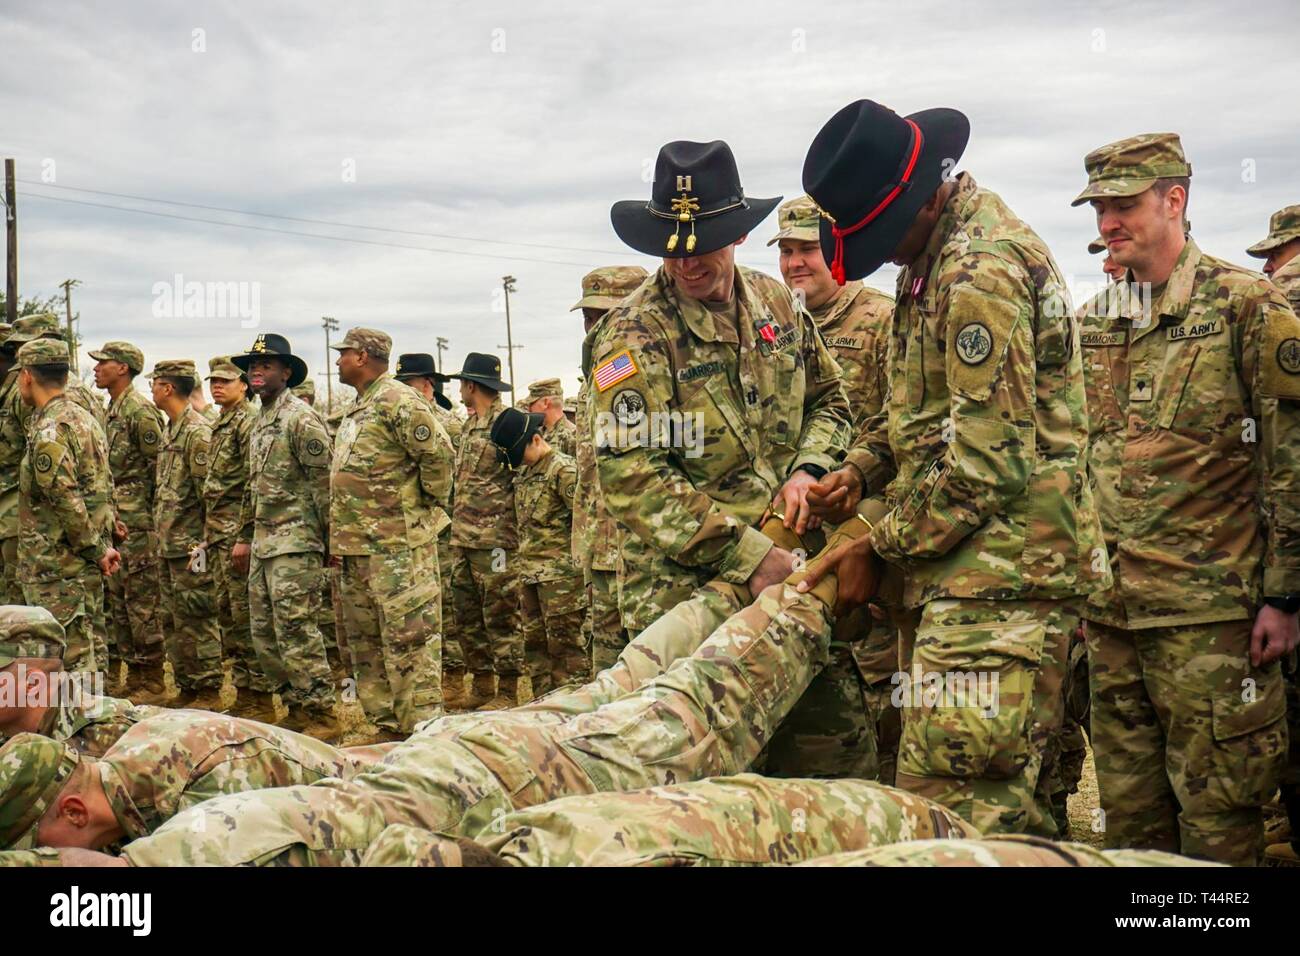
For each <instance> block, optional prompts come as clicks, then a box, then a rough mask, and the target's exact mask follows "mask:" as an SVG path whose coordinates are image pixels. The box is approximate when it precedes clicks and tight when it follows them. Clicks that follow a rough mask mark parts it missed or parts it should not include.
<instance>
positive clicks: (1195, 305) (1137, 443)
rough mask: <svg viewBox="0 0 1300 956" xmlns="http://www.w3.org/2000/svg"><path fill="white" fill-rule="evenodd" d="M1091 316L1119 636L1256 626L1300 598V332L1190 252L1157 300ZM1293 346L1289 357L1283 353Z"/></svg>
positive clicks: (1109, 599) (1105, 597) (1258, 294)
mask: <svg viewBox="0 0 1300 956" xmlns="http://www.w3.org/2000/svg"><path fill="white" fill-rule="evenodd" d="M1134 290H1135V287H1134V286H1130V285H1129V284H1128V283H1123V284H1118V285H1113V286H1112V287H1111V288H1110V289H1108V290H1106V291H1105V292H1102V293H1100V294H1099V295H1098V296H1097V297H1095V298H1094V299H1093V300H1092V301H1091V302H1090V303H1088V305H1087V306H1086V307H1085V308H1084V309H1083V310H1082V314H1083V315H1084V318H1083V323H1084V324H1083V330H1082V339H1083V352H1084V357H1085V362H1084V370H1085V375H1086V377H1087V382H1088V409H1089V413H1090V415H1089V418H1090V421H1091V432H1092V441H1091V445H1090V449H1089V465H1090V468H1091V473H1092V480H1093V484H1094V486H1095V490H1096V496H1097V504H1098V508H1099V510H1100V512H1101V518H1102V528H1103V529H1104V531H1105V535H1106V545H1107V548H1108V551H1109V555H1110V562H1111V567H1112V568H1113V569H1114V572H1115V583H1114V586H1113V587H1112V588H1110V589H1109V590H1107V591H1105V592H1103V593H1100V594H1094V595H1093V596H1092V597H1091V598H1090V599H1089V603H1088V610H1087V612H1086V613H1087V616H1088V617H1090V618H1091V619H1093V620H1097V621H1101V622H1103V623H1108V624H1112V625H1115V626H1118V627H1130V628H1143V627H1156V626H1165V625H1171V624H1197V623H1205V622H1209V621H1224V620H1234V619H1240V618H1248V617H1253V616H1254V612H1255V609H1256V607H1257V606H1258V603H1259V600H1260V597H1261V596H1263V595H1268V596H1273V595H1278V596H1280V595H1285V594H1297V593H1300V320H1298V319H1297V318H1296V316H1295V314H1294V313H1293V312H1292V311H1291V309H1290V308H1289V307H1288V306H1287V304H1286V301H1285V299H1283V297H1282V295H1281V294H1280V293H1279V292H1278V291H1277V289H1275V288H1274V287H1273V286H1271V285H1270V284H1269V283H1268V282H1267V281H1266V280H1264V278H1263V277H1261V276H1260V275H1258V274H1257V273H1254V272H1251V271H1249V270H1247V269H1243V268H1240V267H1239V266H1235V265H1232V264H1231V263H1228V262H1224V261H1223V260H1221V259H1216V258H1214V257H1212V256H1207V255H1205V254H1203V253H1202V252H1201V250H1200V249H1199V248H1197V246H1196V243H1195V242H1192V241H1190V240H1189V241H1188V243H1187V245H1186V247H1185V248H1184V249H1183V253H1182V255H1181V256H1180V257H1179V259H1178V262H1177V264H1176V265H1175V266H1174V271H1173V273H1172V274H1171V275H1170V277H1169V280H1168V282H1166V283H1165V286H1164V289H1163V292H1162V294H1160V295H1159V296H1158V297H1157V298H1156V299H1155V301H1154V302H1151V303H1150V312H1149V315H1146V316H1144V308H1143V307H1144V303H1143V302H1142V301H1141V299H1140V297H1139V296H1138V295H1134ZM1288 343H1290V344H1289V345H1288Z"/></svg>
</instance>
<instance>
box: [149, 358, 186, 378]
mask: <svg viewBox="0 0 1300 956" xmlns="http://www.w3.org/2000/svg"><path fill="white" fill-rule="evenodd" d="M160 375H166V376H167V377H168V378H189V379H192V378H194V377H195V376H196V375H198V372H196V371H195V370H194V360H193V359H164V360H163V361H161V362H154V365H153V371H152V372H150V373H149V377H150V378H157V377H158V376H160Z"/></svg>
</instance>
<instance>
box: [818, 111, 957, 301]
mask: <svg viewBox="0 0 1300 956" xmlns="http://www.w3.org/2000/svg"><path fill="white" fill-rule="evenodd" d="M969 139H970V121H969V120H968V119H967V118H966V116H965V114H963V113H961V112H959V111H957V110H953V109H946V108H939V109H931V110H922V111H921V112H919V113H912V114H911V115H909V116H899V115H898V114H897V113H895V112H894V111H893V110H891V109H889V108H888V107H887V106H881V105H880V104H879V103H876V102H874V101H872V100H858V101H857V102H855V103H850V104H849V105H848V106H846V107H844V109H842V110H840V111H839V112H838V113H836V114H835V115H834V116H832V117H831V118H830V120H829V121H828V122H827V123H826V125H825V126H823V127H822V128H821V131H820V132H819V133H818V134H817V137H816V138H815V139H814V140H813V142H812V145H811V146H810V147H808V156H807V157H806V158H805V159H804V164H803V188H804V190H805V191H807V193H808V195H809V196H811V197H812V198H813V201H814V202H816V203H817V205H818V206H820V207H821V209H822V213H823V219H822V223H821V242H822V255H823V256H825V257H826V261H827V262H828V263H829V264H830V267H831V275H832V276H834V277H835V281H836V282H838V283H839V284H840V285H843V284H844V282H845V281H846V280H848V279H861V278H863V277H865V276H869V275H871V273H873V272H875V271H876V270H877V269H879V268H880V266H881V265H882V264H883V263H884V262H885V261H886V260H887V259H889V258H890V256H891V255H892V254H893V252H894V250H895V249H897V248H898V244H899V242H900V241H901V240H902V238H903V236H904V234H906V232H907V230H908V228H909V227H910V226H911V225H912V222H913V220H915V219H916V214H917V212H918V210H920V208H921V207H922V206H923V205H925V203H926V201H927V200H928V199H929V198H930V197H931V196H933V195H934V192H935V190H936V189H938V188H939V186H940V185H941V184H942V183H943V182H944V180H945V178H947V179H951V178H952V177H953V175H954V173H953V168H954V167H955V166H956V165H957V160H958V159H960V158H961V155H962V153H963V152H965V150H966V143H967V141H968V140H969Z"/></svg>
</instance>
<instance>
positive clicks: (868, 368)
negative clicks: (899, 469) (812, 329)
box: [812, 282, 894, 434]
mask: <svg viewBox="0 0 1300 956" xmlns="http://www.w3.org/2000/svg"><path fill="white" fill-rule="evenodd" d="M812 317H813V321H814V322H816V323H817V330H818V331H819V332H821V334H822V338H823V339H825V340H826V347H827V348H828V349H830V350H831V354H832V355H834V356H835V361H836V362H837V363H838V364H839V367H840V372H841V373H842V374H843V375H844V391H845V392H846V393H847V395H848V399H849V412H850V413H851V414H852V416H853V433H854V434H857V433H858V432H859V431H860V430H861V428H862V427H863V425H864V424H865V423H866V421H867V419H869V418H872V417H874V416H876V415H879V414H880V413H881V410H882V409H883V408H884V405H885V395H886V394H887V393H888V391H889V329H890V326H891V325H892V324H893V321H894V300H893V299H892V298H890V297H889V296H887V295H885V293H883V292H880V291H878V290H876V289H873V288H871V287H870V286H866V285H863V284H862V283H861V282H849V283H847V284H846V285H845V286H844V288H843V289H841V290H840V294H839V295H837V296H836V297H835V298H834V299H832V300H831V301H830V302H829V303H827V304H826V305H824V306H822V307H821V308H820V309H816V310H814V311H813V313H812Z"/></svg>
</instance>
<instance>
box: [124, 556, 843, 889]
mask: <svg viewBox="0 0 1300 956" xmlns="http://www.w3.org/2000/svg"><path fill="white" fill-rule="evenodd" d="M830 582H831V586H832V588H833V586H834V578H833V576H832V577H831V579H830ZM823 593H824V592H823ZM830 593H831V595H833V594H834V591H833V590H831V591H830ZM696 610H697V611H699V613H700V614H701V615H702V616H703V617H707V616H708V615H709V609H708V608H703V609H699V608H697V609H696ZM692 613H694V612H692ZM829 640H830V622H829V618H828V615H827V611H826V607H825V605H824V604H823V603H822V600H821V599H820V598H819V597H818V596H816V595H814V594H800V593H799V592H797V591H796V590H795V589H794V588H793V587H791V586H789V585H785V584H778V585H773V586H772V587H770V588H768V589H767V590H765V591H764V592H763V593H762V594H761V595H759V597H758V599H757V600H756V601H755V602H754V603H753V604H752V605H750V606H749V607H746V608H744V609H743V610H741V611H739V612H738V613H736V614H733V615H732V616H731V617H730V618H728V619H727V620H726V621H725V622H724V623H723V624H722V625H721V626H719V627H718V628H716V629H715V630H714V631H713V632H712V633H711V634H710V636H709V637H708V639H707V640H705V641H704V642H703V644H700V645H699V646H698V647H697V648H696V650H695V652H694V653H693V654H691V656H690V657H687V658H678V659H676V660H675V661H674V662H673V664H672V665H671V666H670V667H668V668H667V670H661V671H660V672H659V673H658V675H657V676H655V677H653V678H652V679H650V680H647V681H645V682H643V683H641V684H639V685H638V686H637V687H636V693H628V692H626V691H624V692H623V693H622V696H618V697H616V698H615V699H613V700H611V701H609V702H607V703H604V704H602V705H601V706H599V707H597V708H596V709H594V710H591V711H589V712H585V713H581V714H579V715H578V716H574V717H569V718H567V719H565V718H563V717H558V719H556V717H557V716H558V715H556V714H554V713H553V712H546V711H532V712H531V713H530V712H528V710H527V708H524V709H520V710H513V711H493V712H490V713H483V714H473V715H456V716H450V717H444V718H441V719H440V720H437V721H434V722H432V723H431V724H428V725H426V726H425V727H423V728H421V730H420V731H418V732H417V733H416V734H415V735H413V736H412V737H410V738H409V739H408V740H406V741H404V742H402V743H400V744H398V745H397V746H396V747H395V748H394V749H393V750H392V751H390V752H389V753H388V755H387V756H386V757H385V758H384V760H383V761H382V762H381V763H380V764H378V765H377V766H375V767H373V768H372V769H370V770H369V771H367V772H365V773H362V774H359V775H357V776H356V777H354V778H353V779H351V780H347V781H342V780H330V781H322V782H321V783H320V784H317V785H313V786H308V787H288V788H281V789H275V790H262V791H258V792H256V793H244V794H236V795H233V796H229V797H219V798H217V799H215V800H211V801H208V802H207V803H205V804H202V805H200V806H198V807H195V808H193V809H192V810H190V811H188V812H187V813H185V814H182V815H180V816H177V817H175V818H173V819H172V820H171V821H170V822H169V823H167V824H166V825H165V826H164V827H162V828H161V829H159V830H158V831H157V832H155V833H154V834H153V835H152V836H151V837H147V838H145V839H142V840H136V841H133V842H132V843H131V844H129V845H128V847H127V848H126V850H125V854H126V855H127V857H128V858H129V859H130V860H131V862H133V863H135V864H137V865H160V864H162V865H165V864H167V863H173V864H175V863H179V862H182V861H185V862H189V863H195V862H204V863H215V864H225V865H230V864H235V863H247V862H257V863H290V864H293V863H298V864H303V863H308V862H312V863H316V864H322V863H338V862H349V861H350V862H356V860H357V859H358V858H359V853H360V851H363V850H364V848H365V847H366V846H367V845H368V844H369V843H371V842H373V841H374V840H375V839H376V838H378V836H379V834H380V833H381V832H382V831H383V829H384V828H385V827H386V826H387V825H388V824H390V823H399V824H407V825H411V826H417V827H421V828H424V829H428V830H433V831H436V832H441V833H448V834H455V835H465V836H468V835H472V834H477V833H480V832H482V831H484V830H485V829H486V828H488V827H490V826H492V825H493V824H494V823H495V822H496V821H497V820H498V819H500V818H501V817H503V816H504V815H505V814H507V813H509V812H510V811H512V810H520V809H524V808H526V807H532V806H538V805H540V804H543V803H546V802H547V801H550V800H554V799H557V798H558V797H562V796H569V795H574V794H590V793H597V792H607V791H628V790H638V789H643V788H645V787H652V786H663V785H666V784H670V783H680V782H683V781H688V780H695V779H701V778H704V777H716V776H719V775H723V774H733V773H737V772H739V771H741V770H743V769H745V767H747V766H748V764H749V763H750V762H751V761H752V760H753V759H754V758H755V757H756V756H757V755H758V753H759V751H760V750H761V749H762V747H763V746H764V744H765V743H766V742H767V740H768V739H769V738H770V736H771V734H772V732H773V731H774V730H775V728H776V727H777V726H778V725H779V724H780V723H781V721H782V720H784V719H785V717H786V715H787V714H788V713H789V711H790V708H791V707H792V706H793V705H794V703H795V701H796V700H798V698H799V697H800V696H801V695H802V694H803V692H804V690H805V689H806V688H807V686H808V682H809V681H810V680H812V678H813V675H814V674H816V672H817V671H818V670H819V669H820V668H821V667H822V666H824V665H825V662H826V650H827V645H828V643H829ZM635 648H636V645H635V644H631V645H629V646H628V650H627V652H626V654H625V658H626V659H627V660H628V662H629V663H628V669H633V668H635V667H636V666H638V665H644V666H647V667H649V668H650V669H652V670H653V669H654V668H655V667H656V666H658V667H660V668H662V667H663V666H664V665H663V664H659V665H655V664H653V663H650V662H649V661H648V659H647V655H642V654H640V653H639V651H638V650H636V649H635ZM612 676H614V675H612V674H611V672H610V671H605V672H603V673H602V675H600V676H599V677H598V678H597V679H596V680H595V681H593V682H592V684H589V685H587V687H586V688H582V689H580V690H579V691H578V692H577V693H575V694H572V695H570V694H566V692H563V691H561V692H558V693H557V694H555V695H552V697H556V698H565V697H568V699H569V703H568V704H566V705H561V707H560V709H561V710H563V709H564V708H565V707H566V706H586V705H588V704H589V703H590V702H591V697H592V696H593V695H594V696H595V697H600V696H601V695H602V694H605V693H608V692H612V690H613V688H611V687H609V686H607V682H608V680H609V678H610V677H612ZM584 698H585V699H584ZM549 699H550V698H548V700H549ZM498 825H499V824H498ZM340 848H347V849H343V850H340Z"/></svg>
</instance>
